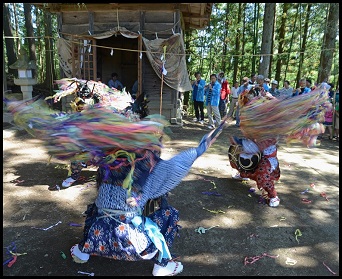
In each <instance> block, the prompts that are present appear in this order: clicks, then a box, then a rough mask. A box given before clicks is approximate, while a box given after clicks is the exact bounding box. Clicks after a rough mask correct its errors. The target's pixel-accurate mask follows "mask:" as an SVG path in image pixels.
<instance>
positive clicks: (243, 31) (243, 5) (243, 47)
mask: <svg viewBox="0 0 342 279" xmlns="http://www.w3.org/2000/svg"><path fill="white" fill-rule="evenodd" d="M246 5H247V4H246V3H243V4H242V18H243V19H244V20H243V24H242V39H241V42H242V44H241V53H240V55H241V56H240V69H241V71H240V73H241V75H244V76H245V74H243V73H244V72H246V69H245V66H244V65H243V62H244V58H245V47H246V37H245V34H246Z"/></svg>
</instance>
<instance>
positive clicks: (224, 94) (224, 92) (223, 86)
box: [221, 80, 230, 100]
mask: <svg viewBox="0 0 342 279" xmlns="http://www.w3.org/2000/svg"><path fill="white" fill-rule="evenodd" d="M229 94H230V87H229V84H228V81H226V80H224V81H222V84H221V100H226V99H227V98H228V95H229Z"/></svg>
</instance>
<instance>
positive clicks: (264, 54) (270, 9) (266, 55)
mask: <svg viewBox="0 0 342 279" xmlns="http://www.w3.org/2000/svg"><path fill="white" fill-rule="evenodd" d="M275 7H276V3H266V4H265V13H264V14H265V16H264V25H263V30H262V43H261V58H260V60H261V61H260V64H259V71H258V73H259V74H261V75H263V76H265V77H266V76H267V75H268V72H269V68H270V54H271V53H272V30H273V28H274V14H275Z"/></svg>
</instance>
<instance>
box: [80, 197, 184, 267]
mask: <svg viewBox="0 0 342 279" xmlns="http://www.w3.org/2000/svg"><path fill="white" fill-rule="evenodd" d="M164 199H165V198H164ZM86 214H87V217H86V220H85V226H84V232H83V234H84V235H83V240H82V241H81V242H80V243H79V249H80V251H81V252H83V253H87V254H91V255H95V256H102V257H107V258H111V259H115V260H125V261H138V260H143V258H142V256H143V255H146V254H150V253H153V252H154V251H155V250H156V249H157V247H156V246H155V244H154V243H153V242H152V241H151V239H150V237H149V236H148V233H147V231H145V228H144V223H145V222H143V223H142V224H140V225H139V226H138V227H135V226H134V225H133V223H132V222H131V220H132V218H133V217H132V216H133V215H132V216H131V217H127V216H125V215H123V214H121V215H117V216H112V217H104V215H103V213H101V211H99V209H98V208H97V207H96V205H95V204H91V205H89V206H88V209H87V211H86ZM148 217H149V219H150V220H151V221H153V222H154V223H155V224H156V225H157V226H158V228H159V229H160V233H161V234H162V235H163V236H164V239H165V243H166V244H167V247H168V248H171V246H172V244H173V241H174V238H175V237H176V236H177V235H178V231H179V225H178V222H179V214H178V210H176V209H175V208H173V207H172V206H169V205H168V204H167V202H166V200H164V201H163V202H162V206H161V208H160V209H159V210H157V211H155V212H154V213H153V214H151V215H150V216H148ZM143 219H144V217H143ZM158 257H159V254H158V253H157V254H156V255H155V257H154V258H153V259H152V260H153V261H154V262H155V263H158V264H160V265H162V266H165V265H166V264H167V262H168V261H169V258H168V257H166V258H164V259H162V260H161V261H160V260H158Z"/></svg>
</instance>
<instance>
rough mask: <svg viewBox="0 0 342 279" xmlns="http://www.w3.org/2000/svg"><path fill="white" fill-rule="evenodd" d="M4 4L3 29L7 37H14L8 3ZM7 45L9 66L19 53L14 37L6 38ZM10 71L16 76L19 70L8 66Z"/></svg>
mask: <svg viewBox="0 0 342 279" xmlns="http://www.w3.org/2000/svg"><path fill="white" fill-rule="evenodd" d="M2 5H3V8H4V9H3V30H4V35H5V37H13V29H12V25H11V15H10V12H9V7H8V5H9V4H8V3H4V4H2ZM5 45H6V56H7V61H8V64H7V66H10V65H12V64H13V63H14V62H15V61H17V54H16V51H15V44H14V39H13V38H5ZM8 73H9V74H13V75H14V76H16V75H17V74H18V71H17V70H15V69H10V68H8Z"/></svg>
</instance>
